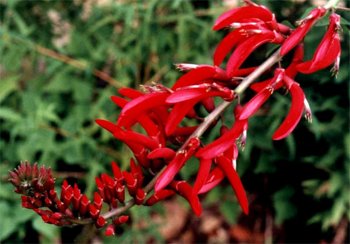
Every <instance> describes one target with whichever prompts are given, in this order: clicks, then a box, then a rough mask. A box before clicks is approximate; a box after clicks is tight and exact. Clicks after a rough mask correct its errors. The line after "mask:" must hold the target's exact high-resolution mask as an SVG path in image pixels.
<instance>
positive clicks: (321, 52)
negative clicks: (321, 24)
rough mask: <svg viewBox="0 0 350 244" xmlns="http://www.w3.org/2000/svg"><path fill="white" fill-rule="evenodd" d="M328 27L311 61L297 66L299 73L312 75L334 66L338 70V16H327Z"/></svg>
mask: <svg viewBox="0 0 350 244" xmlns="http://www.w3.org/2000/svg"><path fill="white" fill-rule="evenodd" d="M329 21H330V22H329V26H328V29H327V32H326V34H325V35H324V37H323V39H322V41H321V42H320V44H319V45H318V47H317V49H316V51H315V53H314V56H313V57H312V59H311V60H309V61H306V62H304V63H301V64H299V65H298V66H297V69H298V71H299V72H301V73H304V74H310V73H314V72H316V71H318V70H320V69H323V68H326V67H327V66H329V65H331V64H332V63H335V64H334V70H335V71H337V70H338V69H339V59H340V37H339V30H340V28H341V27H340V16H339V15H337V14H335V13H333V14H331V15H330V16H329Z"/></svg>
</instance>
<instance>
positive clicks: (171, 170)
mask: <svg viewBox="0 0 350 244" xmlns="http://www.w3.org/2000/svg"><path fill="white" fill-rule="evenodd" d="M186 159H187V157H186V156H185V154H184V153H178V154H176V156H175V157H174V159H173V160H172V161H171V162H170V163H169V164H168V166H167V167H166V168H165V169H164V171H163V172H162V173H161V174H160V175H159V177H158V179H157V181H156V185H155V187H154V189H155V191H156V192H158V191H159V190H162V189H163V188H165V187H166V186H167V185H169V183H170V182H171V181H172V180H173V179H174V177H175V175H176V174H177V173H178V172H179V171H180V169H181V168H182V166H183V165H184V164H185V162H186Z"/></svg>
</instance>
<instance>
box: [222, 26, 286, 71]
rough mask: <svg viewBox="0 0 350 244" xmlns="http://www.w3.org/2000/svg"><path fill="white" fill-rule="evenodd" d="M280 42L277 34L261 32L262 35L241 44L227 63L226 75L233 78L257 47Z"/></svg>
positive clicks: (280, 39) (280, 38) (252, 37)
mask: <svg viewBox="0 0 350 244" xmlns="http://www.w3.org/2000/svg"><path fill="white" fill-rule="evenodd" d="M282 40H283V38H282V37H281V36H280V34H278V33H277V32H273V31H267V32H263V33H262V34H258V35H254V36H251V37H249V38H248V39H246V40H245V41H243V42H241V43H240V44H239V45H238V46H237V48H236V49H235V51H234V52H233V53H232V55H231V56H230V58H229V60H228V62H227V66H226V73H227V75H228V76H229V77H233V76H234V74H235V72H236V71H237V70H238V69H239V67H240V66H241V65H242V64H243V62H244V61H245V60H246V59H247V57H248V56H249V55H250V54H251V53H252V52H253V51H254V50H255V49H256V48H258V47H259V46H261V45H263V44H265V43H268V42H275V43H278V42H280V41H282Z"/></svg>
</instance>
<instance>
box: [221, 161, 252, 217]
mask: <svg viewBox="0 0 350 244" xmlns="http://www.w3.org/2000/svg"><path fill="white" fill-rule="evenodd" d="M217 163H218V166H219V167H220V168H221V169H222V171H223V173H224V174H225V175H226V177H227V179H228V180H229V182H230V184H231V186H232V188H233V190H234V192H235V194H236V196H237V199H238V202H239V204H240V205H241V208H242V210H243V212H244V213H245V214H248V213H249V206H248V205H249V204H248V199H247V195H246V193H245V190H244V187H243V185H242V182H241V180H240V178H239V175H238V174H237V172H236V171H235V170H234V168H233V165H232V162H231V161H230V160H229V159H228V158H226V157H224V156H219V157H217Z"/></svg>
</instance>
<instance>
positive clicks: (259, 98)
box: [239, 69, 285, 120]
mask: <svg viewBox="0 0 350 244" xmlns="http://www.w3.org/2000/svg"><path fill="white" fill-rule="evenodd" d="M284 73H285V71H284V69H276V71H275V74H274V77H273V78H272V79H271V80H270V82H269V85H268V86H266V87H265V88H264V89H263V90H261V91H260V92H258V93H257V94H256V95H255V96H254V97H253V98H252V99H250V100H249V102H248V103H247V104H246V105H244V107H243V108H242V111H241V113H240V115H239V119H241V120H242V119H248V118H249V117H250V116H252V115H253V114H254V113H255V112H256V111H258V109H259V108H260V107H261V106H262V105H263V104H264V103H265V102H266V100H267V99H268V98H269V97H270V96H271V95H272V93H273V91H274V89H275V87H276V86H277V85H278V84H279V83H281V81H282V80H283V77H284Z"/></svg>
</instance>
